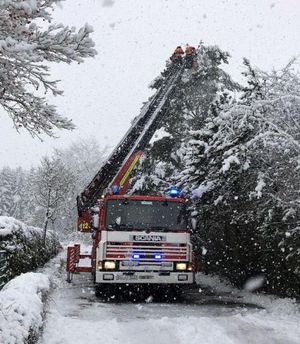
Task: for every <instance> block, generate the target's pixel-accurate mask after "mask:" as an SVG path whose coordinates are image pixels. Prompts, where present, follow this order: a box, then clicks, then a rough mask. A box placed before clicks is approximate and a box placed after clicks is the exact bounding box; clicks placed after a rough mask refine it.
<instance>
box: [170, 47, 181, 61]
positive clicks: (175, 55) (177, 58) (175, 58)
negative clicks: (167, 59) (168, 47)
mask: <svg viewBox="0 0 300 344" xmlns="http://www.w3.org/2000/svg"><path fill="white" fill-rule="evenodd" d="M183 55H184V51H183V49H182V48H181V46H180V45H179V46H178V47H177V48H176V49H175V51H174V53H173V55H172V57H171V61H172V62H175V63H176V62H179V63H181V62H182V56H183Z"/></svg>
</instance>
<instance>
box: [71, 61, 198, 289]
mask: <svg viewBox="0 0 300 344" xmlns="http://www.w3.org/2000/svg"><path fill="white" fill-rule="evenodd" d="M184 69H185V66H184V65H182V66H178V64H173V65H171V66H169V68H168V71H167V72H168V73H167V76H166V78H165V80H164V82H163V83H162V85H161V87H160V88H159V89H158V90H157V92H156V93H155V94H154V95H153V96H152V97H151V98H150V100H149V101H148V103H147V104H146V105H145V106H144V107H143V108H142V110H141V114H140V115H139V116H138V117H136V118H135V120H134V122H133V123H132V126H131V128H130V129H129V130H128V132H127V133H126V134H125V136H124V137H123V138H122V140H121V141H120V143H119V144H118V145H117V147H116V148H115V149H114V151H113V152H112V153H111V155H110V156H109V157H108V159H107V160H106V161H105V162H104V163H103V165H102V166H101V168H100V169H99V171H98V173H97V174H96V176H95V177H94V178H93V180H92V181H91V183H90V184H89V185H88V186H87V188H86V189H85V190H84V191H83V192H82V193H81V195H79V196H78V197H77V208H78V230H79V231H81V232H83V233H91V236H92V250H91V252H90V253H89V254H82V253H81V252H80V245H74V246H70V247H68V254H67V265H66V270H67V274H68V275H67V281H69V282H71V280H72V278H73V274H74V273H76V272H90V273H92V275H93V278H94V282H95V286H96V293H97V294H98V293H99V292H100V291H101V289H103V288H109V287H110V286H111V287H112V286H121V285H127V286H128V285H140V286H141V285H143V286H147V285H158V286H176V287H181V286H184V285H185V286H186V285H189V284H192V283H193V282H194V273H195V264H194V262H193V259H194V255H193V249H192V244H191V238H190V229H189V226H188V221H187V211H186V204H187V201H186V199H185V198H183V197H181V194H180V190H179V189H178V188H177V187H169V188H168V190H166V193H165V194H164V195H136V194H130V192H129V191H128V184H129V178H130V174H131V172H132V171H133V169H134V168H135V166H136V164H137V163H138V161H139V159H140V158H141V156H142V155H143V154H144V149H145V147H146V146H147V144H148V143H149V141H150V140H151V138H152V136H153V134H154V133H155V131H156V130H157V129H158V128H159V123H160V121H161V119H162V117H163V115H164V111H165V108H166V105H167V103H168V101H169V99H170V97H171V95H172V93H173V92H174V88H175V87H176V85H177V83H178V82H180V78H181V76H182V73H183V71H184ZM83 259H84V260H85V261H86V260H87V259H88V260H89V262H90V263H89V264H88V266H87V265H86V264H85V266H83V265H82V264H81V263H80V262H81V261H82V260H83Z"/></svg>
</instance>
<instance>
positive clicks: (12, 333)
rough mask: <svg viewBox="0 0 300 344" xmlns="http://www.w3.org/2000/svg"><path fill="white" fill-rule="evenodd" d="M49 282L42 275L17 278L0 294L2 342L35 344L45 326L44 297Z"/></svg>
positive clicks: (0, 331) (28, 274)
mask: <svg viewBox="0 0 300 344" xmlns="http://www.w3.org/2000/svg"><path fill="white" fill-rule="evenodd" d="M49 288H50V281H49V278H48V277H47V276H46V275H43V274H41V273H32V272H29V273H26V274H22V275H21V276H18V277H16V278H14V279H13V280H12V281H10V282H9V283H7V284H6V285H5V286H4V288H3V289H2V291H0V310H1V311H0V343H5V344H23V343H34V342H36V340H37V338H38V334H39V331H40V329H41V327H42V323H43V312H44V308H43V298H44V296H45V294H46V293H47V292H48V291H49Z"/></svg>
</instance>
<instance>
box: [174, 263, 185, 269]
mask: <svg viewBox="0 0 300 344" xmlns="http://www.w3.org/2000/svg"><path fill="white" fill-rule="evenodd" d="M186 267H187V265H186V263H176V270H180V271H183V270H186Z"/></svg>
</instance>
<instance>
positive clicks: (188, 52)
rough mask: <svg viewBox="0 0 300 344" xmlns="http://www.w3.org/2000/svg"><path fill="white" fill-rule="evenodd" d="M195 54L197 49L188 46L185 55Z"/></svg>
mask: <svg viewBox="0 0 300 344" xmlns="http://www.w3.org/2000/svg"><path fill="white" fill-rule="evenodd" d="M194 52H195V48H194V47H191V46H190V45H188V46H187V47H186V48H185V54H186V55H193V53H194Z"/></svg>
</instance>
